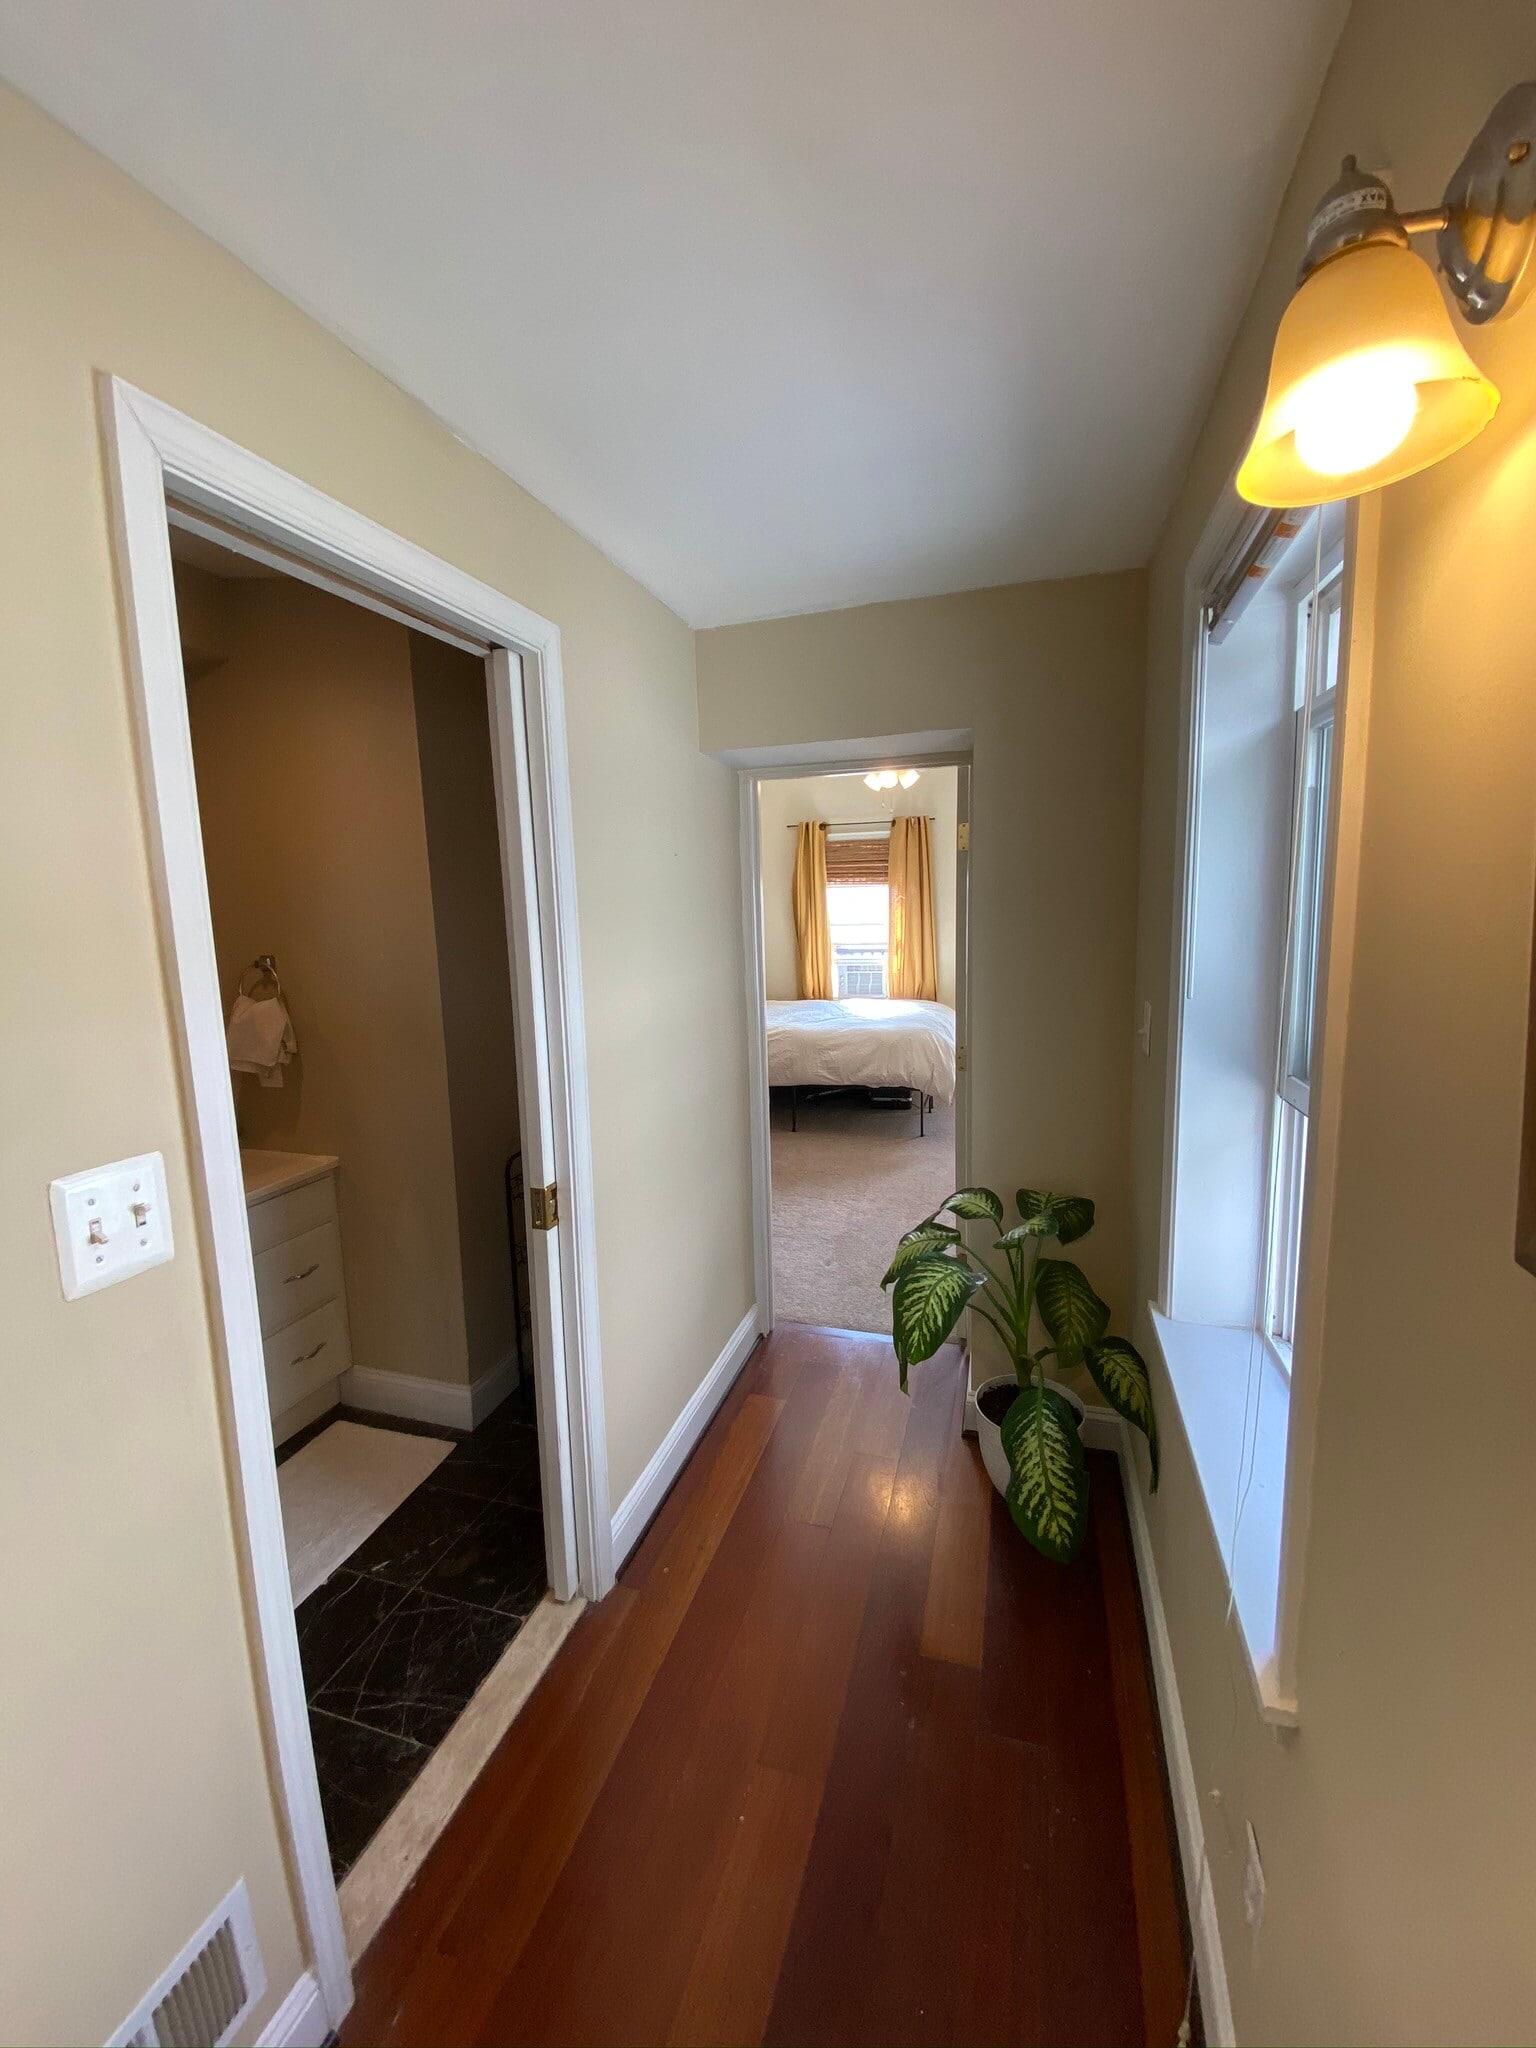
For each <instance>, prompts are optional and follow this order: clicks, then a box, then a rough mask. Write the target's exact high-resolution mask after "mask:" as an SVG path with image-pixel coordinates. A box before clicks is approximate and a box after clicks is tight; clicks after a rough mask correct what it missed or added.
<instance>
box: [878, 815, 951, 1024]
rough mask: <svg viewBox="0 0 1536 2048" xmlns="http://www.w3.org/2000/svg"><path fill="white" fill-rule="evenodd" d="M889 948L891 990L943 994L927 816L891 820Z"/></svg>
mask: <svg viewBox="0 0 1536 2048" xmlns="http://www.w3.org/2000/svg"><path fill="white" fill-rule="evenodd" d="M890 889H891V951H890V959H889V962H888V964H887V969H886V974H887V985H888V987H889V989H890V992H891V994H892V995H893V996H902V997H905V998H906V999H907V1000H908V1001H914V1000H915V1001H920V1002H928V1003H936V1002H937V1001H938V999H939V926H938V912H937V907H936V905H935V902H934V894H933V834H932V833H931V832H930V831H929V829H928V820H927V819H926V818H892V820H891V865H890Z"/></svg>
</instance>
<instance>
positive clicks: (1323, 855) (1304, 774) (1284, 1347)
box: [1259, 545, 1344, 1376]
mask: <svg viewBox="0 0 1536 2048" xmlns="http://www.w3.org/2000/svg"><path fill="white" fill-rule="evenodd" d="M1289 595H1290V598H1291V601H1292V604H1293V606H1294V614H1293V648H1294V663H1295V675H1296V744H1295V760H1294V766H1293V770H1292V789H1291V846H1290V861H1289V867H1290V880H1289V885H1288V890H1287V902H1286V920H1285V957H1284V961H1283V964H1282V971H1281V978H1280V1001H1279V1015H1278V1017H1277V1020H1276V1034H1275V1036H1276V1048H1275V1101H1274V1107H1273V1114H1272V1117H1271V1129H1270V1144H1269V1157H1268V1160H1267V1161H1266V1167H1265V1190H1266V1193H1265V1215H1264V1237H1263V1252H1262V1257H1263V1273H1264V1293H1263V1307H1262V1321H1261V1325H1260V1331H1259V1334H1260V1335H1261V1336H1262V1337H1263V1339H1264V1341H1265V1343H1266V1344H1267V1345H1268V1346H1269V1349H1270V1351H1271V1353H1272V1354H1273V1356H1274V1358H1275V1360H1276V1362H1277V1363H1278V1364H1279V1366H1280V1367H1281V1369H1282V1371H1283V1372H1285V1374H1286V1375H1287V1376H1289V1374H1290V1372H1291V1367H1292V1361H1293V1356H1294V1346H1295V1335H1296V1301H1297V1288H1298V1283H1299V1279H1300V1265H1301V1237H1302V1226H1303V1220H1304V1216H1305V1202H1306V1193H1305V1182H1306V1170H1307V1152H1308V1148H1309V1135H1310V1129H1311V1109H1312V1074H1313V1073H1314V1071H1315V1069H1316V1064H1317V1048H1318V1041H1319V1038H1320V1036H1321V1033H1322V1026H1323V1004H1322V1000H1321V995H1322V983H1323V957H1322V954H1323V940H1324V935H1325V932H1326V927H1327V913H1328V891H1329V882H1330V879H1331V877H1330V872H1329V862H1328V825H1329V818H1330V816H1331V813H1332V808H1333V787H1334V782H1335V779H1336V777H1337V773H1338V730H1337V727H1338V718H1337V713H1338V704H1339V678H1338V670H1337V669H1335V672H1334V675H1333V677H1332V679H1331V680H1328V681H1324V682H1322V683H1321V686H1320V679H1321V677H1322V671H1323V668H1324V664H1325V663H1326V660H1327V655H1328V648H1329V643H1330V637H1331V636H1330V634H1329V632H1328V625H1329V622H1330V621H1331V620H1337V622H1338V635H1337V643H1336V644H1337V646H1338V650H1339V658H1340V662H1341V663H1342V659H1343V633H1344V550H1343V547H1342V545H1336V546H1335V547H1333V548H1331V549H1329V550H1327V551H1326V552H1325V553H1324V554H1323V556H1322V559H1321V562H1320V563H1318V564H1315V565H1314V569H1313V571H1312V572H1310V573H1309V574H1308V575H1307V576H1305V577H1304V578H1300V579H1298V580H1297V581H1296V582H1295V583H1293V584H1292V586H1291V590H1290V592H1289ZM1322 733H1326V734H1327V736H1328V772H1327V775H1326V777H1325V778H1324V779H1323V781H1322V784H1321V791H1320V794H1321V806H1320V808H1317V807H1314V804H1313V802H1312V800H1311V798H1310V794H1309V775H1310V770H1311V763H1312V758H1313V748H1314V744H1315V742H1316V740H1317V736H1318V735H1319V734H1322ZM1308 894H1310V897H1311V949H1310V950H1311V959H1310V962H1309V963H1308V962H1307V961H1306V951H1307V940H1308V935H1307V931H1306V929H1305V925H1306V917H1305V914H1304V913H1305V909H1306V899H1307V896H1308ZM1307 965H1309V966H1310V976H1311V991H1310V1002H1309V1005H1308V1015H1307V1046H1308V1049H1307V1077H1306V1079H1302V1078H1301V1077H1300V1076H1299V1075H1298V1074H1297V1072H1296V1064H1297V1062H1296V1060H1295V1058H1294V1053H1295V1042H1296V1025H1297V1001H1298V987H1297V984H1298V981H1299V979H1300V977H1301V975H1302V973H1303V971H1304V966H1307Z"/></svg>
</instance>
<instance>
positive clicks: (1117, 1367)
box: [1083, 1337, 1158, 1493]
mask: <svg viewBox="0 0 1536 2048" xmlns="http://www.w3.org/2000/svg"><path fill="white" fill-rule="evenodd" d="M1083 1363H1084V1365H1086V1366H1087V1368H1088V1370H1089V1372H1090V1373H1091V1374H1092V1376H1093V1383H1094V1385H1095V1386H1096V1387H1097V1388H1098V1390H1099V1392H1100V1393H1101V1394H1102V1395H1103V1396H1104V1398H1105V1400H1106V1401H1107V1402H1108V1403H1109V1405H1110V1407H1111V1408H1113V1409H1114V1411H1115V1413H1116V1414H1117V1415H1123V1416H1124V1417H1125V1419H1126V1421H1127V1422H1129V1423H1132V1424H1134V1426H1135V1427H1136V1428H1137V1429H1139V1430H1140V1431H1141V1433H1142V1435H1143V1436H1144V1437H1145V1438H1146V1440H1147V1449H1148V1451H1149V1452H1150V1453H1151V1458H1152V1491H1153V1492H1154V1493H1156V1491H1157V1470H1158V1449H1157V1416H1156V1414H1155V1413H1154V1411H1153V1408H1152V1382H1151V1380H1150V1378H1149V1377H1148V1374H1147V1362H1146V1360H1145V1359H1144V1358H1143V1357H1142V1355H1141V1353H1140V1352H1139V1351H1138V1350H1137V1349H1136V1347H1135V1345H1133V1344H1127V1343H1126V1341H1125V1339H1124V1338H1123V1337H1101V1338H1099V1339H1098V1340H1097V1341H1096V1342H1094V1343H1090V1344H1085V1345H1084V1346H1083Z"/></svg>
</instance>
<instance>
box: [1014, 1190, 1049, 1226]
mask: <svg viewBox="0 0 1536 2048" xmlns="http://www.w3.org/2000/svg"><path fill="white" fill-rule="evenodd" d="M1013 1199H1014V1200H1015V1202H1017V1203H1018V1206H1019V1214H1020V1215H1021V1216H1022V1217H1023V1218H1024V1221H1025V1222H1026V1223H1028V1222H1030V1221H1032V1219H1033V1218H1034V1217H1036V1216H1048V1215H1049V1214H1050V1212H1051V1204H1052V1203H1053V1202H1054V1201H1055V1199H1056V1197H1055V1196H1054V1195H1048V1194H1045V1193H1043V1192H1042V1191H1041V1190H1040V1189H1039V1188H1020V1189H1019V1192H1018V1193H1017V1194H1016V1195H1015V1196H1014V1198H1013Z"/></svg>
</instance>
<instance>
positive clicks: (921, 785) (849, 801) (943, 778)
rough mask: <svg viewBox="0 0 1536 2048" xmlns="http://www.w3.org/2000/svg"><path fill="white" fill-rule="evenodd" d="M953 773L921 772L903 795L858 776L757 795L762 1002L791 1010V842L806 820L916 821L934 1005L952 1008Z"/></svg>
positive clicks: (808, 778) (794, 992) (819, 778)
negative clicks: (929, 863) (927, 871)
mask: <svg viewBox="0 0 1536 2048" xmlns="http://www.w3.org/2000/svg"><path fill="white" fill-rule="evenodd" d="M959 786H960V771H959V770H958V769H957V768H925V769H923V771H922V774H921V777H920V779H919V780H918V782H917V783H916V784H915V785H914V786H913V788H911V789H910V790H907V789H897V790H889V789H870V788H868V787H866V785H865V781H864V778H863V776H862V775H791V776H785V777H784V778H782V779H779V778H774V779H772V780H768V781H765V782H764V783H763V784H762V785H761V788H760V790H759V797H758V808H759V821H760V826H761V832H762V875H763V967H764V973H765V977H766V982H767V990H766V992H767V994H768V995H769V997H771V998H772V999H773V1000H775V1001H778V1000H783V1001H785V1002H792V1001H793V1000H794V999H795V997H796V996H798V995H799V993H800V990H799V986H798V983H797V979H796V974H795V913H794V902H793V895H792V885H793V882H794V875H795V835H794V833H793V832H791V831H790V829H789V828H790V826H791V825H798V824H799V823H801V821H802V820H804V819H806V818H828V819H843V820H848V821H852V820H858V821H859V822H862V821H863V820H865V819H867V818H871V819H883V818H893V817H917V816H923V817H926V818H929V819H931V821H932V824H931V831H932V837H933V891H934V896H935V898H936V899H937V900H936V906H935V920H936V922H937V925H938V938H939V1001H940V1002H942V1003H949V1004H951V1005H953V1003H954V1000H955V856H956V848H955V817H956V800H957V797H958V795H959Z"/></svg>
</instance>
